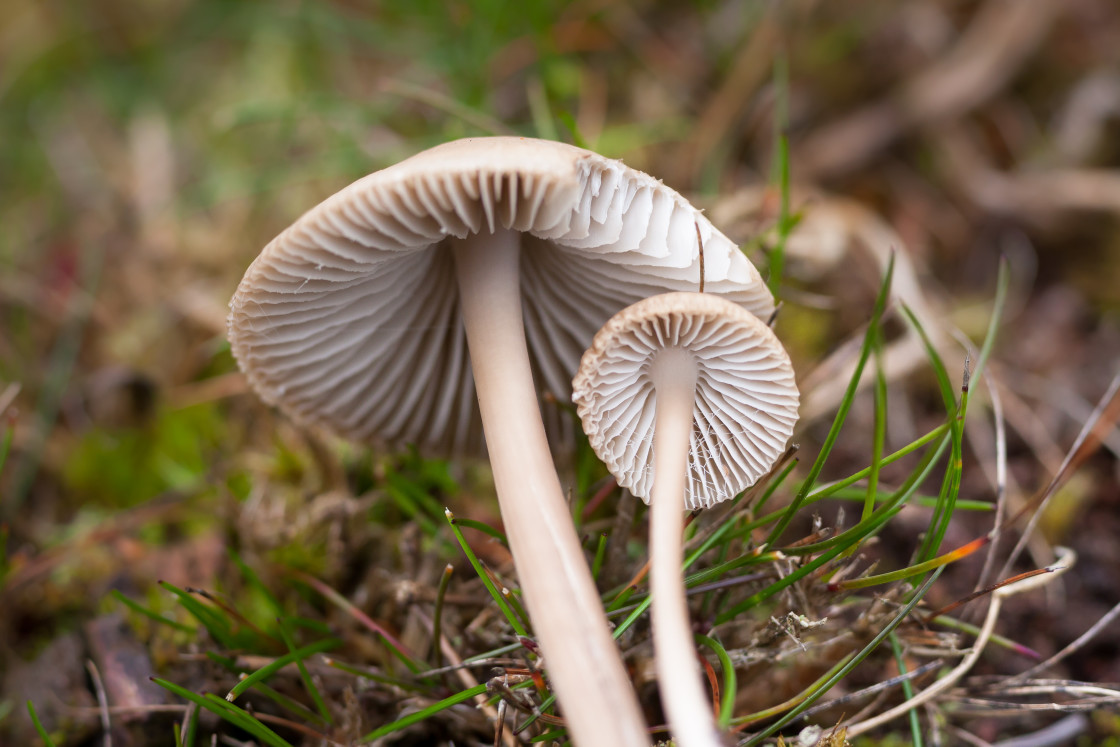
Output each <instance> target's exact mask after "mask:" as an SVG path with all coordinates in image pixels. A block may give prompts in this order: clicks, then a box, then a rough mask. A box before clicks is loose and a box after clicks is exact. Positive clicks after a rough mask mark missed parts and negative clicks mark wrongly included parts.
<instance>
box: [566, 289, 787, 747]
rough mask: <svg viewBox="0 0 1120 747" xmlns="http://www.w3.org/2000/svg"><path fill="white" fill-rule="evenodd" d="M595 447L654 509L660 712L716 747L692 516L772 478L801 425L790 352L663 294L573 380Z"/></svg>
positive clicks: (766, 335)
mask: <svg viewBox="0 0 1120 747" xmlns="http://www.w3.org/2000/svg"><path fill="white" fill-rule="evenodd" d="M572 390H573V392H572V399H573V401H574V402H575V403H576V409H577V411H578V412H579V415H580V419H581V420H582V422H583V428H584V431H585V432H586V433H587V436H588V439H589V441H590V443H591V447H592V448H593V449H594V450H595V453H596V454H598V455H599V457H600V458H601V459H602V460H603V461H604V462H605V463H606V464H607V467H608V469H610V471H611V472H612V473H613V474H614V475H615V477H616V478H617V479H618V483H619V484H620V485H622V486H623V487H625V488H628V489H629V490H630V492H632V493H633V494H634V495H636V496H638V497H639V498H641V499H642V500H644V501H645V502H646V503H649V504H651V505H652V508H651V509H650V514H651V515H650V532H649V534H650V538H649V545H650V553H651V560H650V590H651V592H652V595H653V612H652V623H653V648H654V656H655V659H656V669H657V681H658V688H659V690H660V692H661V704H662V707H663V709H664V710H665V713H666V716H667V717H668V721H669V728H670V731H671V732H672V734H673V737H674V739H675V740H676V742H677V744H678V745H680V746H681V747H720V745H722V744H723V742H722V738H721V736H720V734H719V731H718V729H717V727H716V724H715V721H714V719H713V717H712V706H711V704H710V703H709V702H708V699H707V698H706V697H705V695H704V690H703V688H702V687H701V682H700V671H699V668H698V666H697V661H696V654H695V646H694V644H693V636H692V627H691V625H690V623H689V614H688V605H687V602H686V600H685V592H684V579H683V578H682V571H681V564H682V560H683V557H682V556H683V547H682V537H681V534H682V529H683V523H684V522H683V513H684V511H685V509H696V508H706V507H709V506H711V505H713V504H715V503H718V502H720V501H724V500H727V499H728V498H732V497H734V496H735V495H736V494H737V493H739V492H740V491H742V490H743V489H744V488H747V487H748V486H750V485H752V484H754V483H755V482H756V481H757V480H758V479H759V478H760V477H762V476H763V475H764V474H766V473H767V472H768V471H769V470H770V467H771V466H772V465H773V464H774V462H775V461H776V460H777V459H778V457H779V456H781V454H782V452H783V451H784V449H785V447H786V443H787V442H788V441H789V439H790V436H791V435H792V434H793V426H794V423H796V422H797V404H798V392H797V385H796V383H795V381H794V376H793V368H792V367H791V366H790V361H789V356H788V355H787V354H786V351H785V348H784V347H783V346H782V344H781V343H780V342H779V341H778V339H777V337H775V336H774V333H773V332H772V331H771V330H770V328H769V327H767V326H766V324H764V323H763V322H762V321H760V320H759V319H758V318H757V317H755V316H754V315H752V314H751V313H750V312H748V311H746V310H745V309H743V308H742V307H740V306H737V305H735V304H734V303H731V302H730V301H728V300H727V299H724V298H719V297H717V296H712V295H708V294H706V293H666V294H664V295H660V296H654V297H652V298H647V299H645V300H644V301H639V302H638V303H636V304H634V305H633V306H629V307H627V308H625V309H623V310H622V311H620V312H618V314H616V315H615V316H614V317H612V318H611V320H610V321H608V322H607V323H606V325H604V327H603V329H602V330H600V332H599V333H598V334H597V335H596V336H595V339H594V341H593V342H592V344H591V347H590V348H589V349H588V351H587V352H586V353H585V354H584V356H583V360H582V362H581V364H580V369H579V372H578V373H577V374H576V377H575V380H574V381H573V382H572Z"/></svg>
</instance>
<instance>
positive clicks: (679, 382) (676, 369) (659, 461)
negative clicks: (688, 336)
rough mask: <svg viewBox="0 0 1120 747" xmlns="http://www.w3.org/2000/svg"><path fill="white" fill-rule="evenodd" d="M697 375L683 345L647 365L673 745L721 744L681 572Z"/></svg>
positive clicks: (655, 577)
mask: <svg viewBox="0 0 1120 747" xmlns="http://www.w3.org/2000/svg"><path fill="white" fill-rule="evenodd" d="M696 377H697V365H696V359H695V358H694V357H693V356H692V354H691V353H689V352H687V351H685V350H682V349H681V348H666V349H664V350H661V351H659V352H658V353H657V354H656V356H655V357H654V359H653V362H652V364H651V366H650V378H651V379H652V381H653V388H654V391H655V392H656V395H657V412H656V415H655V420H654V432H653V490H652V494H651V496H650V503H651V505H652V508H651V509H650V510H651V516H650V527H649V544H650V548H651V550H650V552H651V553H652V556H653V557H652V559H651V562H650V589H651V591H652V592H653V612H652V621H653V649H654V656H655V659H656V666H657V685H658V689H659V690H660V692H661V707H662V709H663V710H664V711H665V715H666V718H667V719H668V721H669V731H670V733H671V734H672V735H673V738H674V740H675V741H676V743H677V745H679V747H720V745H722V744H723V741H722V738H721V737H720V734H719V730H718V729H717V728H716V724H715V719H714V717H713V713H712V706H711V703H710V702H709V700H708V698H707V697H706V696H705V693H704V689H703V687H702V685H701V678H700V672H699V667H698V666H697V662H696V647H695V644H694V642H693V635H692V626H691V623H690V621H689V616H688V603H687V601H686V599H685V589H684V575H683V572H682V570H681V565H682V563H683V557H684V547H683V540H682V538H681V534H682V532H683V529H684V512H683V511H682V505H683V504H684V495H685V473H686V471H687V469H688V449H689V437H690V436H691V434H692V413H693V408H694V406H695V401H696Z"/></svg>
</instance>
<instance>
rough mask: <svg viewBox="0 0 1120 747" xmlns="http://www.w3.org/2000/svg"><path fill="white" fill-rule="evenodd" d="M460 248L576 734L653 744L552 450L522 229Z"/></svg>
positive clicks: (470, 323)
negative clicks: (532, 355) (535, 357)
mask: <svg viewBox="0 0 1120 747" xmlns="http://www.w3.org/2000/svg"><path fill="white" fill-rule="evenodd" d="M452 251H453V252H454V256H455V268H456V273H457V275H458V278H459V295H460V303H461V307H462V313H463V322H464V324H465V325H466V330H467V344H468V347H469V348H470V354H471V367H472V369H473V372H474V380H475V388H476V389H477V391H478V403H479V407H480V409H481V412H482V426H483V430H484V432H485V433H486V446H487V448H488V450H489V452H490V464H491V467H492V469H493V471H494V485H495V489H496V490H497V493H498V503H499V505H500V506H501V510H502V519H503V521H504V522H505V527H506V534H507V536H508V538H509V545H510V550H511V551H512V553H513V560H514V563H515V564H516V565H517V575H518V578H519V579H520V580H521V586H522V588H523V590H524V593H525V602H526V604H527V606H528V608H529V616H530V618H531V619H532V622H533V631H534V633H535V634H536V637H537V639H538V641H539V643H540V645H541V648H542V649H543V650H544V656H545V666H546V668H547V670H548V677H549V680H550V681H551V683H552V687H553V689H554V690H555V691H556V696H557V699H558V700H559V702H560V706H561V708H562V709H563V716H564V718H565V721H566V722H567V725H568V729H569V731H570V733H571V735H572V738H573V740H574V741H575V743H576V744H578V745H581V747H590V746H592V745H604V747H605V746H607V745H610V746H611V747H614V746H615V745H626V746H629V745H635V746H637V745H641V747H648V745H649V743H650V740H649V735H648V732H647V731H646V728H645V722H644V721H643V720H642V715H641V711H640V710H639V708H638V701H637V698H636V697H635V695H634V690H633V686H632V685H631V683H630V678H629V677H628V676H627V673H626V670H625V668H624V667H623V664H622V659H621V657H620V655H619V652H618V649H617V647H616V646H615V644H614V640H613V639H612V638H611V635H610V631H609V629H608V628H607V622H606V617H605V615H604V614H603V606H602V602H601V601H600V599H599V595H598V592H597V591H596V589H595V585H594V583H593V581H592V579H591V573H590V571H589V569H588V567H587V562H586V560H585V559H584V557H583V552H582V550H581V548H580V544H579V539H578V538H577V536H576V532H575V526H574V524H573V522H572V517H571V514H570V513H569V510H568V503H567V501H566V500H565V498H564V492H563V490H562V489H561V487H560V479H559V477H557V474H556V467H555V465H553V463H552V455H551V453H550V452H549V448H548V439H547V437H546V436H545V432H544V423H543V422H542V420H541V414H540V406H539V405H538V403H537V392H536V388H535V387H534V385H533V374H532V370H531V368H530V366H529V354H528V350H527V348H526V344H525V327H524V321H523V319H522V311H521V288H520V277H519V268H518V259H519V253H520V245H519V240H518V235H517V234H516V233H514V232H511V231H506V230H501V229H499V231H498V232H497V233H496V234H494V235H492V236H491V235H481V234H479V235H473V236H470V237H468V238H466V239H464V240H462V241H460V242H456V243H455V244H454V245H453V248H452Z"/></svg>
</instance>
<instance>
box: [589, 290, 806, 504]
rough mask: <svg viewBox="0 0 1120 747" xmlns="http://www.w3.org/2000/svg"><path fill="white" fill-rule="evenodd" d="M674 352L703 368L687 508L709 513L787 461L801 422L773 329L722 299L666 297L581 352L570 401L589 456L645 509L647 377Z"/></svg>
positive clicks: (651, 406) (650, 417) (631, 310)
mask: <svg viewBox="0 0 1120 747" xmlns="http://www.w3.org/2000/svg"><path fill="white" fill-rule="evenodd" d="M669 348H677V349H680V350H684V351H686V352H687V353H688V354H689V355H691V356H693V357H694V358H695V361H696V364H697V381H696V401H695V407H694V410H693V426H692V434H691V437H690V440H689V454H688V483H687V491H686V495H685V497H684V504H683V506H682V509H683V508H688V509H696V508H706V507H709V506H712V505H713V504H715V503H719V502H721V501H724V500H727V499H728V498H732V497H734V496H735V495H736V494H737V493H739V492H740V491H742V490H744V489H745V488H747V487H749V486H750V485H752V484H754V482H755V481H757V480H758V479H759V478H760V477H762V476H763V475H764V474H766V472H767V471H768V470H769V469H770V467H771V466H772V465H773V463H774V462H775V461H776V460H777V458H778V457H779V456H780V455H781V453H782V451H783V450H784V449H785V446H786V444H787V443H788V441H789V439H790V437H791V436H792V434H793V426H794V424H795V423H796V422H797V406H798V391H797V384H796V382H795V380H794V373H793V367H792V366H791V365H790V361H789V356H788V354H787V353H786V351H785V348H784V347H783V346H782V344H781V342H780V341H779V340H778V339H777V337H776V336H775V335H774V333H773V331H771V329H770V328H769V327H768V326H766V324H765V323H763V322H762V321H761V320H760V319H758V318H757V317H756V316H754V315H753V314H751V313H750V312H749V311H747V310H745V309H743V308H742V307H740V306H738V305H736V304H734V303H731V302H730V301H728V300H726V299H724V298H720V297H718V296H714V295H711V294H707V293H665V294H662V295H659V296H653V297H651V298H648V299H645V300H644V301H640V302H638V303H636V304H634V305H632V306H629V307H627V308H626V309H623V310H622V311H621V312H619V313H618V314H616V315H615V316H614V317H612V318H611V319H610V321H608V322H607V323H606V325H604V326H603V328H602V329H601V330H600V331H599V333H598V334H597V335H596V336H595V340H594V342H593V343H592V345H591V347H590V348H589V349H588V350H587V352H586V353H585V354H584V357H583V360H582V361H581V364H580V370H579V373H578V374H576V377H575V379H574V381H573V382H572V389H573V395H572V400H573V401H574V402H575V404H576V408H577V411H578V413H579V416H580V419H581V420H582V421H583V429H584V432H585V433H586V434H587V436H588V438H589V440H590V442H591V447H592V449H594V451H595V453H596V454H598V455H599V458H600V459H602V460H603V462H604V463H606V465H607V468H608V469H610V471H611V473H612V474H613V475H615V477H616V478H617V479H618V482H619V484H620V485H622V486H623V487H625V488H627V489H629V490H630V492H632V493H633V494H634V495H636V496H638V497H639V498H641V499H642V500H644V501H646V502H647V503H648V502H649V499H650V493H651V489H652V486H653V477H654V476H653V467H652V461H651V460H652V455H653V448H652V447H653V444H652V440H653V426H654V412H655V409H656V404H657V403H656V395H655V392H654V387H653V383H652V381H651V379H650V375H649V370H650V364H651V361H652V360H653V358H654V356H656V355H657V354H658V353H659V352H660V351H662V350H665V349H669Z"/></svg>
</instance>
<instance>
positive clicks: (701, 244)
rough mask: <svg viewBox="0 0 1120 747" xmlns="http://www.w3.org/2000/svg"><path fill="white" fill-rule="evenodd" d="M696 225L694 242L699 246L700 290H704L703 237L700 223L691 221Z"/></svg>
mask: <svg viewBox="0 0 1120 747" xmlns="http://www.w3.org/2000/svg"><path fill="white" fill-rule="evenodd" d="M692 225H694V226H696V243H697V245H699V247H700V292H701V293H703V292H704V274H705V273H704V239H703V238H702V237H701V236H700V224H699V223H698V222H696V221H693V222H692Z"/></svg>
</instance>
